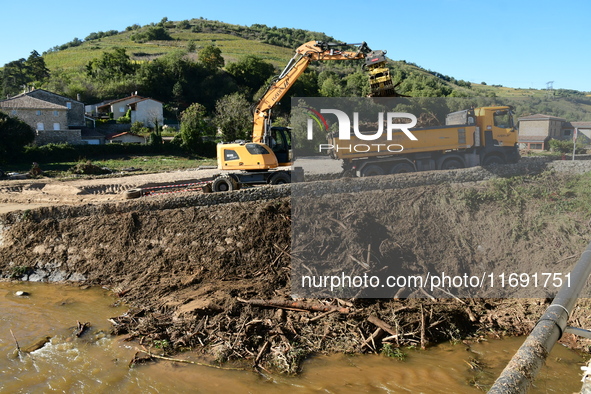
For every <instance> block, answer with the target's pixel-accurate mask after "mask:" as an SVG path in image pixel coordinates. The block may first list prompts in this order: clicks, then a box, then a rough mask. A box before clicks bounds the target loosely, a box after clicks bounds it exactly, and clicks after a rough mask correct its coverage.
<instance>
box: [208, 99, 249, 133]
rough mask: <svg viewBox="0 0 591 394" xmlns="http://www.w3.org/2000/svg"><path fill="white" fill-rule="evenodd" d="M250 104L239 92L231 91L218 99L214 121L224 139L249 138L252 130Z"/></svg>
mask: <svg viewBox="0 0 591 394" xmlns="http://www.w3.org/2000/svg"><path fill="white" fill-rule="evenodd" d="M249 107H250V104H249V102H248V100H247V99H246V97H244V95H243V94H241V93H232V94H229V95H227V96H224V97H222V98H221V99H219V100H218V101H217V103H216V105H215V119H214V123H215V125H216V126H217V127H218V129H219V130H221V132H222V136H223V138H224V140H225V141H235V140H238V139H243V140H246V139H249V136H250V134H251V131H252V114H251V113H250V109H249Z"/></svg>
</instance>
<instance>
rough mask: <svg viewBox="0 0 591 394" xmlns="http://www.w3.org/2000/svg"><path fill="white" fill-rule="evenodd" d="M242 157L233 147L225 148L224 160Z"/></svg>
mask: <svg viewBox="0 0 591 394" xmlns="http://www.w3.org/2000/svg"><path fill="white" fill-rule="evenodd" d="M238 159H240V157H238V153H236V151H235V150H232V149H224V160H228V161H230V160H238Z"/></svg>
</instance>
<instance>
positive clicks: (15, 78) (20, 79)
mask: <svg viewBox="0 0 591 394" xmlns="http://www.w3.org/2000/svg"><path fill="white" fill-rule="evenodd" d="M27 83H29V76H28V75H27V64H26V60H25V59H24V58H22V59H19V60H14V61H12V62H10V63H6V64H5V65H4V71H3V73H2V97H5V96H14V95H15V94H18V93H19V92H22V90H23V88H24V87H25V86H26V85H27Z"/></svg>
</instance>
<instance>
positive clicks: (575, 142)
mask: <svg viewBox="0 0 591 394" xmlns="http://www.w3.org/2000/svg"><path fill="white" fill-rule="evenodd" d="M578 135H579V129H578V128H576V127H575V128H574V131H573V160H575V151H576V150H577V136H578Z"/></svg>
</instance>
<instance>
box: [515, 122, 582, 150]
mask: <svg viewBox="0 0 591 394" xmlns="http://www.w3.org/2000/svg"><path fill="white" fill-rule="evenodd" d="M518 120H519V140H518V142H519V147H520V148H522V149H530V150H545V149H548V141H550V140H551V139H555V140H567V141H572V140H573V137H574V136H575V135H577V140H580V141H582V142H583V144H584V145H589V143H591V122H567V121H566V119H563V118H558V117H556V116H550V115H543V114H536V115H529V116H523V117H521V118H519V119H518Z"/></svg>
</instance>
